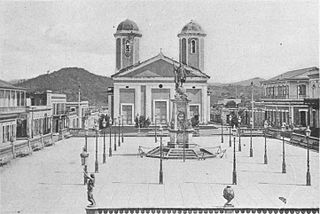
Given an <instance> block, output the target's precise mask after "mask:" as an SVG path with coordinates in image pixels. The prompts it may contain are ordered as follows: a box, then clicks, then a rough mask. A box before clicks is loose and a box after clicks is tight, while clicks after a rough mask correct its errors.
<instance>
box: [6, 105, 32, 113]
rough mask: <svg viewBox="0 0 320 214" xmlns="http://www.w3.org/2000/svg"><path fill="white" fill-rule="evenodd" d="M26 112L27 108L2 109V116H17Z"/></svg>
mask: <svg viewBox="0 0 320 214" xmlns="http://www.w3.org/2000/svg"><path fill="white" fill-rule="evenodd" d="M23 112H26V107H25V106H11V107H0V114H17V113H23Z"/></svg>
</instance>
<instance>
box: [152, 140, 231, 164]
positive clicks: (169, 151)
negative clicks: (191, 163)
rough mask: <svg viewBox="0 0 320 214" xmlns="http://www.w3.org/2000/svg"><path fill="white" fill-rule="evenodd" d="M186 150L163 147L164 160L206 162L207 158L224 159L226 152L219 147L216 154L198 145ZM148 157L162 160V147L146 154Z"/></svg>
mask: <svg viewBox="0 0 320 214" xmlns="http://www.w3.org/2000/svg"><path fill="white" fill-rule="evenodd" d="M190 146H191V145H188V147H185V148H183V147H182V148H179V147H174V148H172V147H170V146H163V147H162V158H163V159H183V158H185V159H198V160H204V159H206V158H215V157H220V158H221V157H222V156H223V154H224V152H225V151H222V150H221V149H220V147H217V150H216V151H215V152H209V151H208V150H206V149H204V148H201V147H199V146H198V145H196V144H192V148H190ZM146 157H150V158H160V146H157V147H155V148H153V149H152V150H150V151H148V152H147V153H146Z"/></svg>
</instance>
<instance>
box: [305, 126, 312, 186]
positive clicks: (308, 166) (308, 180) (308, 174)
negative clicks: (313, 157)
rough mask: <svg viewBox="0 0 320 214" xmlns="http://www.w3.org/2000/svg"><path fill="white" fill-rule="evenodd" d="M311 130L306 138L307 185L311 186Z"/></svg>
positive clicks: (307, 131) (308, 129)
mask: <svg viewBox="0 0 320 214" xmlns="http://www.w3.org/2000/svg"><path fill="white" fill-rule="evenodd" d="M310 133H311V130H310V128H309V126H308V127H307V130H306V138H307V181H306V185H307V186H311V175H310V159H309V137H310Z"/></svg>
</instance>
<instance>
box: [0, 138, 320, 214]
mask: <svg viewBox="0 0 320 214" xmlns="http://www.w3.org/2000/svg"><path fill="white" fill-rule="evenodd" d="M220 139H221V137H220V136H208V137H197V138H194V139H193V140H194V141H193V142H194V143H198V144H200V145H202V146H203V147H214V146H216V145H220V142H221V140H220ZM249 139H250V138H242V140H241V142H242V151H241V152H238V151H237V150H238V142H237V146H236V151H237V152H236V156H237V175H238V185H235V186H233V189H234V191H235V199H234V200H233V203H234V205H235V206H236V207H308V208H309V207H319V198H318V196H319V153H315V152H310V159H311V161H310V166H311V177H312V180H311V182H312V186H310V187H307V186H305V182H306V179H305V177H306V150H305V149H302V148H297V147H294V146H290V145H288V144H287V145H286V162H287V173H286V174H282V173H281V164H282V163H281V161H282V142H281V141H279V140H275V139H268V141H267V143H268V160H269V164H267V165H265V164H263V154H264V138H262V137H258V138H254V139H253V149H254V157H253V158H250V157H249ZM163 140H164V142H166V141H167V140H168V138H164V139H163ZM102 142H103V139H102V138H99V153H98V158H99V173H97V174H96V185H95V189H94V197H95V200H96V202H97V206H98V207H221V206H223V204H224V203H225V200H224V199H223V197H222V191H223V188H224V187H225V186H226V185H230V184H231V182H232V159H233V148H230V147H229V138H228V137H227V136H225V137H224V144H222V147H224V148H226V149H227V152H226V155H225V156H224V157H223V158H214V159H207V160H187V161H186V162H183V161H182V160H165V161H163V173H164V185H159V184H158V180H159V178H158V175H159V159H152V158H145V157H144V158H140V157H138V156H137V152H138V146H139V145H141V146H145V147H148V148H152V147H155V146H157V144H156V143H154V138H153V137H140V138H135V137H130V138H129V137H128V138H125V142H124V144H122V145H121V147H120V148H118V149H117V151H113V156H112V157H107V163H106V164H102V148H103V147H102V145H103V143H102ZM83 145H84V139H83V138H71V139H66V140H63V141H60V142H57V143H56V145H55V146H53V147H48V148H45V149H44V150H42V151H39V152H34V153H33V154H32V155H31V156H29V157H25V158H19V159H16V160H13V161H11V162H10V163H9V164H8V165H5V166H3V167H1V168H0V173H1V177H0V178H1V198H0V201H1V209H0V210H1V213H85V207H86V205H87V204H88V202H87V201H86V186H84V185H83V174H82V166H81V165H80V156H79V154H80V152H81V148H82V147H83ZM88 145H89V153H90V157H89V166H88V169H89V172H93V171H94V157H95V152H94V151H95V150H94V149H95V139H94V138H90V139H89V140H88ZM106 145H107V152H108V146H109V139H108V138H107V139H106ZM112 145H113V139H112ZM279 197H283V198H285V199H286V203H284V202H283V201H282V200H280V199H279Z"/></svg>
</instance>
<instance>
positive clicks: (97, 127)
mask: <svg viewBox="0 0 320 214" xmlns="http://www.w3.org/2000/svg"><path fill="white" fill-rule="evenodd" d="M95 130H96V161H95V165H94V166H95V167H94V172H95V173H98V172H99V163H98V131H99V125H98V122H97V121H96V122H95Z"/></svg>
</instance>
